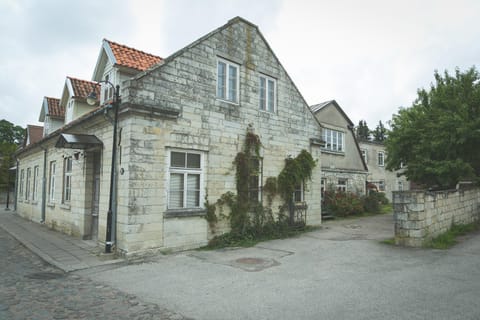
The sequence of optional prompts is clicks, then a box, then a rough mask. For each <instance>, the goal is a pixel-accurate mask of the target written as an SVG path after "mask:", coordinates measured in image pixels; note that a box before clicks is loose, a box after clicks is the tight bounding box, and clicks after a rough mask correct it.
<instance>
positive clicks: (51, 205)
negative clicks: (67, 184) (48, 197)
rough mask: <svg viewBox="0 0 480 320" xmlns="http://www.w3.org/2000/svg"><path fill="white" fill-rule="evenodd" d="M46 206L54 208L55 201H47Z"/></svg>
mask: <svg viewBox="0 0 480 320" xmlns="http://www.w3.org/2000/svg"><path fill="white" fill-rule="evenodd" d="M47 207H50V208H55V203H53V202H49V203H47Z"/></svg>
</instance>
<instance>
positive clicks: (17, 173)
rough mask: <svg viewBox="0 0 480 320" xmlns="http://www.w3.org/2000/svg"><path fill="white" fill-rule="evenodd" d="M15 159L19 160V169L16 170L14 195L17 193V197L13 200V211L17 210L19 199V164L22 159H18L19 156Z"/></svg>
mask: <svg viewBox="0 0 480 320" xmlns="http://www.w3.org/2000/svg"><path fill="white" fill-rule="evenodd" d="M15 161H16V162H17V169H16V171H15V188H14V195H15V199H14V202H13V211H15V212H16V211H17V199H18V195H17V192H18V176H19V175H20V173H19V172H20V170H18V166H19V163H20V161H18V158H17V157H15Z"/></svg>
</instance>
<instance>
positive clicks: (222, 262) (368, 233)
mask: <svg viewBox="0 0 480 320" xmlns="http://www.w3.org/2000/svg"><path fill="white" fill-rule="evenodd" d="M391 219H392V217H391V215H384V216H377V217H373V218H362V219H359V220H343V221H334V222H330V223H326V224H324V228H323V229H321V230H318V231H315V232H311V233H308V234H305V235H303V236H301V237H299V238H295V239H287V240H276V241H270V242H264V243H261V244H259V245H257V246H256V247H253V248H248V249H236V250H223V251H189V252H182V253H178V254H172V255H167V256H162V257H160V258H158V259H157V260H156V261H154V262H150V263H144V264H139V265H130V266H126V267H122V268H118V269H114V270H108V271H105V272H94V273H89V271H88V270H87V271H83V274H84V275H87V276H89V277H91V278H93V279H94V280H96V281H105V282H106V284H108V285H109V286H113V287H116V288H118V289H120V290H122V291H126V292H128V293H130V294H134V295H136V296H137V297H139V298H140V299H142V300H144V301H147V302H151V303H155V304H158V305H159V306H160V307H161V308H167V309H170V310H175V311H176V312H178V313H180V314H182V315H183V316H187V317H191V318H195V319H199V320H200V319H204V320H215V319H238V320H240V319H241V320H246V319H288V320H293V319H315V320H317V319H370V320H372V319H435V320H440V319H448V320H452V319H480V234H476V235H473V236H470V237H469V238H468V239H465V240H463V241H462V242H461V243H460V244H459V245H457V246H456V247H454V248H452V249H450V250H446V251H440V250H424V249H407V248H399V247H394V246H389V245H385V244H382V243H380V242H379V240H381V239H385V238H389V237H392V234H393V231H392V222H391ZM80 273H82V272H80Z"/></svg>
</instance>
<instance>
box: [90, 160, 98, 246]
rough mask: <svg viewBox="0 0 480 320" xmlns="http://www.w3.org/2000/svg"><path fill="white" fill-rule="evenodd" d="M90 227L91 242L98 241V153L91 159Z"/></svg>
mask: <svg viewBox="0 0 480 320" xmlns="http://www.w3.org/2000/svg"><path fill="white" fill-rule="evenodd" d="M92 192H93V194H92V225H91V228H92V229H91V230H90V234H91V235H92V240H98V212H99V210H98V208H99V202H100V153H98V152H96V153H95V154H94V157H93V188H92Z"/></svg>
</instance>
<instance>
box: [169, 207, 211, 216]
mask: <svg viewBox="0 0 480 320" xmlns="http://www.w3.org/2000/svg"><path fill="white" fill-rule="evenodd" d="M206 214H207V210H205V209H203V208H194V209H187V208H182V209H169V210H167V211H165V213H164V217H165V218H182V217H203V216H205V215H206Z"/></svg>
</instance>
